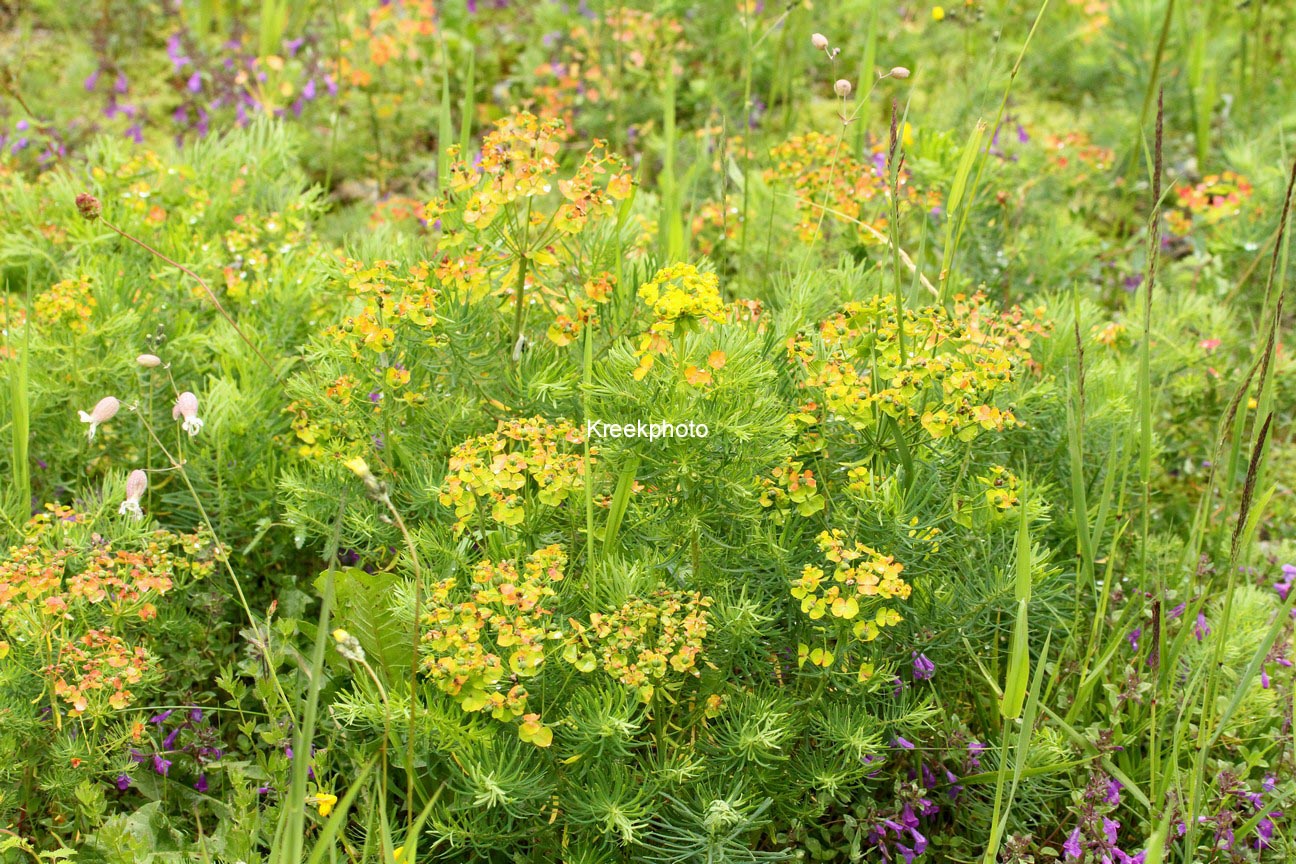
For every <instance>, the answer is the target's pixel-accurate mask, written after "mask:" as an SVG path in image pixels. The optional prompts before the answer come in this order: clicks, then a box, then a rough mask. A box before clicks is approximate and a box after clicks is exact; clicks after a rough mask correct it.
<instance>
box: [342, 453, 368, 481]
mask: <svg viewBox="0 0 1296 864" xmlns="http://www.w3.org/2000/svg"><path fill="white" fill-rule="evenodd" d="M342 464H343V465H345V466H346V467H347V468H350V469H351V471H352V473H354V474H355V475H356V476H357V477H359V478H360V479H362V480H363V479H364V478H365V477H368V476H369V475H370V473H371V472H370V471H369V463H368V462H366V461H365V460H364V459H362V458H360V457H359V456H357V457H355V458H354V459H348V460H347V461H345V462H343V463H342Z"/></svg>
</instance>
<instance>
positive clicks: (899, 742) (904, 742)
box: [891, 735, 914, 750]
mask: <svg viewBox="0 0 1296 864" xmlns="http://www.w3.org/2000/svg"><path fill="white" fill-rule="evenodd" d="M891 746H893V747H900V748H902V749H904V750H912V749H914V745H913V742H912V741H909V740H908V739H905V738H902V737H900V736H899V735H897V736H896V737H895V740H894V741H892V742H891Z"/></svg>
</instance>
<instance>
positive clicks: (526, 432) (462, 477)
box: [440, 417, 585, 531]
mask: <svg viewBox="0 0 1296 864" xmlns="http://www.w3.org/2000/svg"><path fill="white" fill-rule="evenodd" d="M583 442H584V437H583V435H582V434H581V431H580V430H579V429H578V428H577V427H575V426H573V425H572V424H571V423H570V422H569V421H566V420H560V421H558V422H557V423H551V422H550V421H548V420H546V419H545V418H543V417H532V418H530V419H525V420H520V419H513V420H508V421H505V422H502V423H501V424H500V427H499V428H498V429H497V430H495V431H494V432H491V433H489V434H486V435H478V436H476V437H474V438H469V439H468V440H467V441H464V442H463V443H462V444H459V445H458V446H456V447H455V448H454V450H453V451H452V452H451V454H450V464H449V471H448V472H447V475H446V480H445V484H444V486H443V487H442V489H441V494H440V501H441V503H442V504H443V505H444V506H446V507H453V508H454V511H455V516H456V518H457V519H458V521H457V522H456V523H455V530H456V531H463V530H464V529H465V528H466V527H467V525H468V520H469V519H470V518H472V517H473V515H474V514H477V513H479V511H480V509H481V503H482V500H483V499H487V500H489V501H490V502H491V503H490V508H491V509H490V516H491V518H492V519H494V520H495V521H496V522H499V523H502V524H504V525H518V524H521V522H522V520H523V518H524V516H525V509H524V504H525V498H526V494H527V493H528V492H530V491H532V490H534V492H535V497H536V499H537V500H538V501H539V502H540V503H541V504H544V505H546V506H549V507H558V506H560V505H561V504H562V503H563V502H564V501H566V500H567V499H568V497H569V496H570V495H571V494H572V493H574V492H578V491H580V490H581V489H583V488H584V484H585V464H584V459H583V455H582V453H581V452H580V450H579V448H578V445H580V444H582V443H583Z"/></svg>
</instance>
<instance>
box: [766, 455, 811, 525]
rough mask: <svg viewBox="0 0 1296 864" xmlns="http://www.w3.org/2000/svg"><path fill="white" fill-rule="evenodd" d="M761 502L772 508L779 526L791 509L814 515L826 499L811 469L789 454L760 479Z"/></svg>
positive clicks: (803, 514) (785, 519) (805, 514)
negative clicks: (767, 475)
mask: <svg viewBox="0 0 1296 864" xmlns="http://www.w3.org/2000/svg"><path fill="white" fill-rule="evenodd" d="M760 503H761V506H763V507H771V508H773V509H772V511H771V512H772V514H773V516H774V521H775V522H777V523H779V524H780V525H781V524H783V523H784V522H786V521H787V518H788V515H789V514H790V513H791V512H792V508H794V507H795V508H796V512H797V513H799V514H800V515H802V516H813V515H814V514H816V513H818V512H819V511H821V510H823V509H824V504H825V500H824V496H823V494H822V493H821V492H820V491H819V481H818V480H816V479H815V476H814V472H813V471H811V470H810V469H809V468H805V466H804V464H803V463H801V462H798V461H796V460H795V459H792V458H790V457H789V458H788V459H787V460H786V461H785V462H784V463H783V464H782V465H779V466H777V467H775V468H774V470H773V471H771V472H770V476H769V477H763V478H761V496H760Z"/></svg>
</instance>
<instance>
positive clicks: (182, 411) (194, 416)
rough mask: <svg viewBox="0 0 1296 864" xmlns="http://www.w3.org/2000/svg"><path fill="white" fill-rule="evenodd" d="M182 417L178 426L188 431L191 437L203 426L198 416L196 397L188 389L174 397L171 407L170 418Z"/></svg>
mask: <svg viewBox="0 0 1296 864" xmlns="http://www.w3.org/2000/svg"><path fill="white" fill-rule="evenodd" d="M181 417H183V418H184V423H182V424H181V425H180V428H181V429H183V430H184V431H186V432H188V433H189V435H190V436H191V437H192V436H194V435H197V434H198V431H199V430H200V429H202V427H203V421H202V420H201V419H200V418H199V417H198V397H197V396H195V395H194V394H192V393H190V392H189V391H188V390H186V391H185V392H183V393H181V394H180V395H179V396H178V397H176V401H175V407H174V408H172V409H171V419H172V420H179V419H180V418H181Z"/></svg>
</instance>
